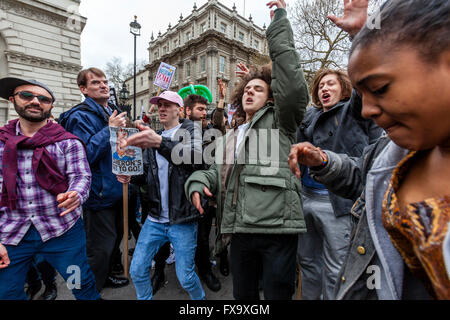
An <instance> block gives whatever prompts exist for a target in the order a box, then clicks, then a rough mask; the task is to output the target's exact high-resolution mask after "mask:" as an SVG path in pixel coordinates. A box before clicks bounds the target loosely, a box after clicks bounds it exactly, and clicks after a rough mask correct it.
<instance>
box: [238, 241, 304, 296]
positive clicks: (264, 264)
mask: <svg viewBox="0 0 450 320" xmlns="http://www.w3.org/2000/svg"><path fill="white" fill-rule="evenodd" d="M297 242H298V235H281V234H273V235H272V234H233V238H232V240H231V246H230V250H231V254H230V257H231V262H230V264H231V272H232V274H233V296H234V298H235V299H236V300H259V299H260V297H259V290H258V282H259V277H260V273H259V272H256V271H255V270H261V272H262V281H263V288H264V298H265V299H266V300H291V299H292V295H293V294H294V292H295V276H296V252H297Z"/></svg>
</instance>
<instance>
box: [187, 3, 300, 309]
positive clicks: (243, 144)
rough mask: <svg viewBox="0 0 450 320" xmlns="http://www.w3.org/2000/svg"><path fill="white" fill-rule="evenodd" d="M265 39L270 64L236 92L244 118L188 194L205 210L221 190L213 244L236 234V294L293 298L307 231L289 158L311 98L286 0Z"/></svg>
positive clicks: (274, 15)
mask: <svg viewBox="0 0 450 320" xmlns="http://www.w3.org/2000/svg"><path fill="white" fill-rule="evenodd" d="M267 6H268V7H269V8H271V9H272V8H273V7H276V10H275V11H271V17H272V23H271V25H270V26H269V28H268V30H267V39H268V44H269V50H270V57H271V59H272V66H271V67H270V66H268V67H267V66H266V67H262V68H259V69H258V70H256V71H254V72H250V73H249V74H247V75H246V76H245V77H244V78H243V79H242V81H241V82H240V83H239V84H238V86H237V88H236V91H235V94H234V97H235V99H233V100H235V101H237V102H238V110H237V111H236V112H238V113H240V114H241V115H242V116H243V119H245V122H244V123H238V124H237V125H236V126H235V128H234V129H233V130H231V131H229V132H228V133H227V134H226V135H225V136H224V137H223V138H220V139H218V140H217V142H216V148H215V160H214V163H213V165H212V166H211V167H210V169H209V170H203V171H196V172H194V173H193V174H192V176H191V177H190V178H189V179H188V181H187V182H186V184H185V191H186V195H187V197H188V199H191V201H192V203H193V204H194V205H195V206H196V207H197V209H198V210H199V211H200V212H203V208H202V207H201V202H200V197H201V196H203V197H211V196H212V195H213V194H215V195H216V196H217V226H218V227H219V228H220V233H219V237H218V239H217V241H216V247H215V251H216V252H218V251H220V249H221V247H223V245H224V244H227V242H229V241H230V240H231V271H232V274H233V295H234V298H235V299H237V300H248V299H252V300H257V299H259V290H258V282H259V278H260V272H259V271H258V272H257V270H260V271H261V272H262V279H263V288H264V298H265V299H270V300H279V299H282V300H290V299H291V298H292V295H293V294H294V291H295V285H294V283H295V272H296V251H297V239H298V234H299V233H302V232H305V231H306V227H305V222H304V219H303V213H302V200H301V193H300V190H301V185H300V181H299V180H298V179H297V178H296V177H295V176H294V175H293V174H292V173H291V171H290V169H289V166H288V164H287V159H288V155H289V152H290V148H291V145H292V144H294V143H295V141H296V140H295V139H296V132H297V128H298V126H299V125H300V123H301V122H302V120H303V116H304V113H305V109H306V106H307V105H308V102H309V95H308V88H307V84H306V82H305V79H304V76H303V72H302V69H301V65H300V58H299V55H298V53H297V52H296V50H295V47H294V39H293V32H292V28H291V25H290V23H289V20H288V19H287V13H286V4H285V1H283V0H280V1H270V2H269V3H268V4H267Z"/></svg>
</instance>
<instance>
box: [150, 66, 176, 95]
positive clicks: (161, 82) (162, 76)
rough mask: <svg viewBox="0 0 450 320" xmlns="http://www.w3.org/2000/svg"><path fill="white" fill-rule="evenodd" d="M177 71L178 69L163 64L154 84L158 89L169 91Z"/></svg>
mask: <svg viewBox="0 0 450 320" xmlns="http://www.w3.org/2000/svg"><path fill="white" fill-rule="evenodd" d="M176 70H177V68H176V67H174V66H171V65H170V64H167V63H164V62H161V65H160V66H159V69H158V73H157V74H156V77H155V81H154V82H153V84H154V85H155V86H157V87H160V88H163V89H164V90H169V88H170V85H171V84H172V80H173V77H174V75H175V71H176Z"/></svg>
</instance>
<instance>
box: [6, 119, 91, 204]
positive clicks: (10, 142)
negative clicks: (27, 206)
mask: <svg viewBox="0 0 450 320" xmlns="http://www.w3.org/2000/svg"><path fill="white" fill-rule="evenodd" d="M18 121H19V120H18V119H16V120H13V121H10V122H9V123H8V124H7V125H6V126H4V127H1V128H0V141H3V142H4V143H5V147H4V150H3V161H2V170H3V188H2V194H1V200H0V207H8V208H9V209H10V210H16V203H17V192H16V186H17V173H18V163H17V161H18V160H17V150H18V149H28V150H30V149H31V150H34V152H33V159H32V169H33V173H34V175H35V177H36V181H37V183H38V184H39V186H41V187H42V188H43V189H45V190H47V191H48V192H50V193H51V194H52V195H54V196H57V195H58V194H60V193H64V192H66V191H67V190H68V188H69V182H68V179H67V178H66V177H65V176H64V175H63V174H62V173H61V172H60V171H59V169H58V166H57V163H56V160H55V159H53V158H52V156H51V154H50V153H49V152H48V151H47V149H45V147H47V146H49V145H51V144H54V143H56V142H60V141H63V140H68V139H76V140H79V141H81V140H80V138H78V137H76V136H74V135H73V134H71V133H68V132H67V131H65V130H64V128H63V127H61V126H60V125H58V124H56V123H54V122H52V121H49V122H48V123H47V124H46V125H45V126H44V127H42V128H41V129H39V131H38V132H36V134H35V135H34V136H33V137H32V138H30V137H26V136H21V135H16V128H17V122H18ZM82 143H83V142H82ZM83 145H84V143H83Z"/></svg>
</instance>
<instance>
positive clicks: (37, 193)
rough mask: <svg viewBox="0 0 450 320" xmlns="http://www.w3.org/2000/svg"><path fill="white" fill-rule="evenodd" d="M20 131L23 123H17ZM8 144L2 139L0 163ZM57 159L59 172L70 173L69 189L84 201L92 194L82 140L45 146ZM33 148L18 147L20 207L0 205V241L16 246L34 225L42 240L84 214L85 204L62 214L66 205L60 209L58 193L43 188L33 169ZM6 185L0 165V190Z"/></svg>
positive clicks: (58, 231) (68, 174) (73, 222)
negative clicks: (56, 194)
mask: <svg viewBox="0 0 450 320" xmlns="http://www.w3.org/2000/svg"><path fill="white" fill-rule="evenodd" d="M16 132H17V135H20V134H21V132H20V126H19V123H17V129H16ZM4 147H5V144H4V143H3V142H2V141H0V163H1V161H3V149H4ZM46 149H47V151H48V152H49V153H50V154H51V156H52V157H53V158H54V159H56V162H57V165H58V168H59V170H60V172H61V173H62V174H63V175H65V176H67V178H68V182H69V189H68V191H67V192H69V191H77V192H78V195H79V198H80V201H81V203H84V202H85V201H86V200H87V198H88V196H89V189H90V186H91V171H90V169H89V163H88V161H87V157H86V152H85V150H84V146H83V144H82V143H81V142H80V141H78V140H64V141H61V142H57V143H54V144H52V145H49V146H48V147H46ZM32 157H33V150H23V149H19V150H18V152H17V161H18V172H17V197H18V200H17V210H13V211H11V210H10V209H8V208H7V207H3V208H0V243H2V244H4V245H13V246H16V245H18V244H19V243H20V241H21V240H22V238H23V237H24V236H25V234H26V233H27V231H28V229H29V228H30V226H31V225H34V227H35V228H36V229H37V231H38V232H39V234H40V235H41V238H42V241H44V242H46V241H48V240H50V239H53V238H56V237H59V236H61V235H63V234H64V233H66V232H67V231H68V230H69V229H70V228H72V227H73V226H74V225H75V223H76V222H77V221H78V219H79V218H80V217H81V213H82V208H81V206H80V207H78V208H77V209H76V210H74V211H72V212H71V213H69V214H67V215H65V216H64V217H60V216H59V215H60V214H61V213H62V212H64V211H65V210H64V209H59V208H58V205H59V203H58V202H57V201H56V197H55V196H53V195H52V194H51V193H49V192H48V191H46V190H44V189H42V188H41V187H40V186H39V184H38V183H37V181H36V179H35V177H34V174H33V169H32V164H31V161H32ZM2 188H3V172H2V167H1V165H0V191H1V190H2Z"/></svg>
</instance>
